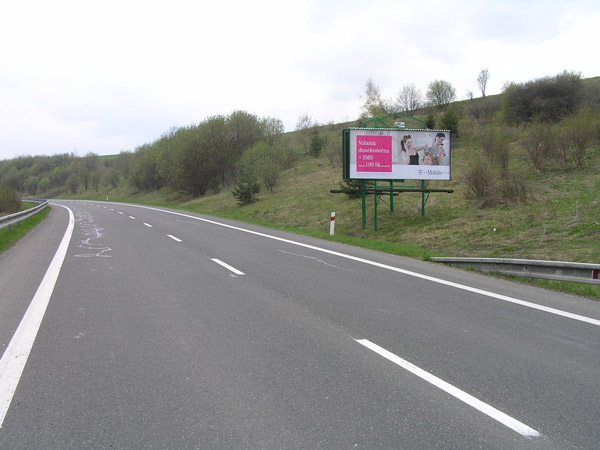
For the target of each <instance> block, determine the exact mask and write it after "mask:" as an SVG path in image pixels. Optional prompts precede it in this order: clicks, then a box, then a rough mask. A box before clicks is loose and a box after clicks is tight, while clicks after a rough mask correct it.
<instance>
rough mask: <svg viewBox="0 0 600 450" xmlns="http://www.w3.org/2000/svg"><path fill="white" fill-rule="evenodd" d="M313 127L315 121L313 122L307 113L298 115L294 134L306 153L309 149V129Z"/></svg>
mask: <svg viewBox="0 0 600 450" xmlns="http://www.w3.org/2000/svg"><path fill="white" fill-rule="evenodd" d="M315 127H317V123H316V122H313V120H312V117H311V116H310V115H309V114H308V113H306V114H302V115H301V116H300V117H298V122H296V131H297V133H296V134H297V136H298V140H299V141H300V145H301V146H302V148H303V149H304V153H306V154H308V152H309V149H310V139H311V134H312V132H311V130H312V129H313V128H315Z"/></svg>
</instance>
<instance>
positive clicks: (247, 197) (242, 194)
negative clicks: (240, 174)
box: [231, 178, 260, 206]
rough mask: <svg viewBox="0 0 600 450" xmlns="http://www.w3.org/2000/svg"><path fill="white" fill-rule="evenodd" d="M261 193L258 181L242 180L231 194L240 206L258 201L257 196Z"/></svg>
mask: <svg viewBox="0 0 600 450" xmlns="http://www.w3.org/2000/svg"><path fill="white" fill-rule="evenodd" d="M259 192H260V183H259V182H258V180H256V179H252V178H249V179H246V180H240V182H239V183H238V185H237V186H236V187H234V188H233V190H232V191H231V193H232V194H233V196H234V197H235V198H237V201H238V203H239V204H240V206H243V205H248V204H250V203H252V202H255V201H257V200H258V199H257V198H256V194H258V193H259Z"/></svg>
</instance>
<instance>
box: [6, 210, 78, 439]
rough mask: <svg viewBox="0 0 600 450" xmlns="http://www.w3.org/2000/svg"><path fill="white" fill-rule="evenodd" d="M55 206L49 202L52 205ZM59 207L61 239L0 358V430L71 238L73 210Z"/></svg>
mask: <svg viewBox="0 0 600 450" xmlns="http://www.w3.org/2000/svg"><path fill="white" fill-rule="evenodd" d="M54 204H55V203H53V205H54ZM58 206H61V207H63V208H65V209H67V211H68V212H69V224H68V226H67V230H66V231H65V234H64V235H63V238H62V240H61V242H60V244H59V246H58V249H57V250H56V253H55V254H54V257H53V258H52V262H51V263H50V265H49V266H48V270H47V271H46V274H45V275H44V278H43V279H42V282H41V283H40V285H39V287H38V289H37V291H36V293H35V295H34V296H33V299H32V300H31V303H30V304H29V307H28V308H27V311H26V312H25V315H24V316H23V318H22V319H21V323H20V324H19V326H18V327H17V330H16V331H15V334H14V335H13V337H12V339H11V340H10V343H9V344H8V347H6V350H5V351H4V355H2V359H0V428H2V424H3V423H4V418H5V417H6V413H7V412H8V408H9V407H10V404H11V402H12V399H13V396H14V394H15V392H16V390H17V385H18V384H19V380H20V379H21V375H22V374H23V369H24V368H25V364H26V363H27V359H28V358H29V354H30V352H31V348H32V347H33V343H34V341H35V338H36V336H37V333H38V331H39V329H40V325H41V323H42V319H43V318H44V314H45V313H46V309H47V308H48V303H49V302H50V297H51V296H52V292H53V291H54V286H55V285H56V280H57V279H58V275H59V274H60V269H61V267H62V264H63V262H64V260H65V256H66V254H67V250H68V248H69V242H70V241H71V236H72V235H73V229H74V227H75V219H74V216H73V211H71V210H70V209H69V208H67V207H66V206H63V205H58Z"/></svg>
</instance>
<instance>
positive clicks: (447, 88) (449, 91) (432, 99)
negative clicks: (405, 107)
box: [426, 80, 456, 108]
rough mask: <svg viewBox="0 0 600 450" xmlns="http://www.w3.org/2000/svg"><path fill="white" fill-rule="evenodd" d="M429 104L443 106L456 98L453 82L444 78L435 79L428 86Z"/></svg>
mask: <svg viewBox="0 0 600 450" xmlns="http://www.w3.org/2000/svg"><path fill="white" fill-rule="evenodd" d="M426 95H427V100H428V101H429V104H431V105H433V106H437V107H438V108H442V107H444V106H446V105H447V104H449V103H450V102H452V101H454V100H455V99H456V91H455V90H454V87H453V86H452V84H450V83H449V82H448V81H444V80H435V81H432V82H431V83H429V87H428V88H427V94H426Z"/></svg>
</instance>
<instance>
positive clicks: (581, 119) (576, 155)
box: [563, 111, 597, 168]
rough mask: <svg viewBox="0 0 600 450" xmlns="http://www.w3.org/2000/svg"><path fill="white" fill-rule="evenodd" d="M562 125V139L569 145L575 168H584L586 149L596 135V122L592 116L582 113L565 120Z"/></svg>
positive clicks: (585, 112)
mask: <svg viewBox="0 0 600 450" xmlns="http://www.w3.org/2000/svg"><path fill="white" fill-rule="evenodd" d="M564 125H565V127H564V129H563V138H564V139H565V140H566V141H567V142H568V143H569V144H570V149H571V154H572V156H573V161H574V163H575V166H576V167H578V168H581V167H584V166H585V157H586V154H587V149H588V147H590V146H591V144H592V141H593V139H594V135H595V134H596V126H597V125H596V120H594V116H593V114H591V113H590V112H587V111H584V112H581V113H578V114H576V115H573V116H571V117H570V118H568V119H567V120H565V123H564Z"/></svg>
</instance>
